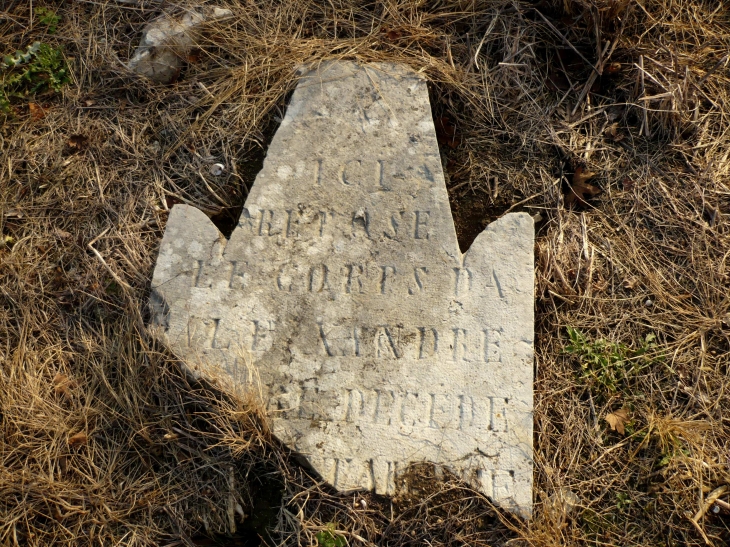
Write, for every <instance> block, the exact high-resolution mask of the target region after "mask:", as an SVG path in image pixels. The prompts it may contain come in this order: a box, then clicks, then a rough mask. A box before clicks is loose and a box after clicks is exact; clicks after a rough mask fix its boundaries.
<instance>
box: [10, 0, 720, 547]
mask: <svg viewBox="0 0 730 547" xmlns="http://www.w3.org/2000/svg"><path fill="white" fill-rule="evenodd" d="M217 5H220V6H226V7H230V9H231V10H233V12H234V15H235V16H234V17H233V18H232V19H230V20H227V21H225V22H222V23H219V24H217V25H216V26H211V27H210V28H208V29H207V30H206V32H205V36H204V38H203V39H202V40H201V43H200V48H199V49H198V50H196V51H194V52H192V53H191V55H190V56H189V58H188V59H187V62H186V66H185V68H184V70H183V72H182V73H181V75H180V78H179V80H178V81H177V82H176V83H175V84H172V85H169V86H165V85H154V84H151V83H150V82H148V81H145V80H143V79H141V78H138V77H136V76H135V75H133V74H130V73H129V72H128V71H127V70H126V69H125V67H124V63H125V62H126V60H127V59H128V58H129V57H130V55H131V53H132V51H133V48H134V46H135V44H136V43H137V42H138V40H139V36H140V33H141V30H142V28H143V26H144V24H145V22H147V21H149V20H150V19H152V18H154V17H155V16H157V15H158V14H160V13H161V12H166V13H179V12H181V10H183V9H185V5H184V4H183V3H182V2H180V3H178V2H169V3H168V2H166V3H164V5H163V4H159V3H156V2H153V1H151V0H146V1H141V2H139V3H132V2H120V1H117V2H115V1H109V0H102V1H96V2H92V1H78V2H66V3H58V4H54V3H51V2H42V1H40V2H33V3H32V6H31V3H29V2H22V1H18V0H5V6H7V7H6V8H5V12H4V13H0V54H2V55H9V56H10V59H6V61H5V63H4V65H3V68H2V85H3V88H2V92H1V93H0V108H2V109H4V112H5V114H0V115H2V116H4V119H3V121H2V127H1V128H0V154H1V157H0V424H1V427H2V441H1V442H0V458H1V459H2V465H0V544H2V545H8V546H15V545H18V546H20V545H39V546H40V545H51V544H58V545H117V544H120V545H191V544H200V545H202V544H210V543H205V542H206V541H209V540H204V539H201V538H202V536H217V537H225V536H226V535H228V536H231V537H232V539H227V540H226V541H228V544H246V545H252V544H255V543H256V542H257V541H258V538H259V536H261V537H263V538H264V539H265V540H266V541H268V542H271V543H278V542H281V543H284V544H290V545H294V544H297V543H299V544H311V545H317V544H319V545H323V546H327V547H342V546H343V545H345V543H347V544H349V545H370V544H378V545H424V544H427V545H454V546H455V545H502V544H509V545H513V546H517V545H519V546H523V545H534V546H552V545H555V546H557V545H622V546H634V545H656V546H673V545H706V544H711V545H723V544H727V543H729V542H730V530H729V528H728V527H729V526H730V511H728V510H727V507H730V506H727V501H728V492H727V491H725V490H723V488H727V485H728V484H729V483H730V419H729V418H728V416H730V412H729V409H730V393H729V391H730V390H729V389H728V386H729V385H730V384H729V383H728V381H729V380H728V378H729V375H730V368H729V365H730V363H729V361H730V357H729V355H730V354H729V350H730V347H729V346H730V338H729V337H728V336H729V335H730V300H729V299H728V294H729V293H728V290H729V289H730V263H728V256H729V255H730V226H729V225H728V218H729V217H728V214H730V176H729V165H730V164H729V163H728V155H729V154H730V139H728V136H727V131H728V127H730V125H729V122H730V120H729V119H728V113H729V112H730V79H729V72H728V70H729V69H728V67H729V66H730V62H729V61H728V51H730V15H728V12H727V11H726V9H724V8H723V7H722V5H721V3H719V2H715V1H704V2H703V1H700V0H671V1H670V0H651V1H649V0H647V1H644V2H638V3H637V2H633V1H627V0H580V1H573V0H564V1H563V0H561V1H558V0H543V1H541V2H527V1H520V0H514V1H490V2H486V1H485V2H468V1H462V2H459V1H456V0H435V1H432V2H430V1H423V2H415V1H413V2H405V1H398V0H393V1H389V2H385V3H377V4H375V3H363V2H359V1H354V0H353V1H350V2H349V3H348V2H347V1H344V0H343V1H339V0H332V1H328V2H315V1H313V0H250V1H247V2H243V1H240V2H232V1H230V0H221V2H220V3H219V4H217ZM37 8H44V9H45V10H44V9H41V11H37ZM34 42H40V43H41V44H45V45H46V46H44V49H40V46H38V48H36V49H35V51H32V50H29V49H28V48H29V47H31V49H32V47H33V46H32V44H33V43H34ZM16 50H20V51H21V53H20V54H19V55H16V54H15V52H16ZM325 58H348V59H350V58H356V59H360V60H362V61H370V60H393V61H400V62H404V63H407V64H409V65H411V66H413V67H414V68H416V69H419V70H423V72H424V73H425V74H426V75H427V77H428V78H429V80H430V82H431V96H432V104H433V109H434V119H435V121H436V125H437V129H438V133H439V140H440V143H441V146H442V153H443V161H444V166H445V168H446V171H447V173H448V178H449V180H448V186H449V192H450V196H451V199H452V210H453V211H454V215H455V219H456V222H457V230H458V233H459V238H460V243H461V244H462V246H463V247H468V245H469V243H470V242H471V240H472V239H473V237H474V236H475V235H476V233H478V232H479V231H480V230H481V229H482V227H483V226H484V225H485V224H486V223H487V222H488V221H490V220H492V219H494V218H496V217H497V216H499V215H500V214H502V213H504V212H505V211H507V210H527V211H529V212H531V213H532V214H533V215H537V216H538V218H539V222H538V223H537V245H536V249H535V252H536V264H537V266H536V272H535V276H536V309H537V316H536V317H537V320H536V325H535V329H536V356H535V370H536V381H535V462H536V471H535V491H534V496H535V504H536V506H535V508H536V511H535V517H534V519H533V520H532V521H531V522H521V521H517V520H515V519H512V518H510V517H509V516H508V515H503V514H501V513H500V512H499V511H496V510H494V509H493V508H492V507H491V505H490V504H489V501H488V500H487V499H485V498H484V497H483V496H481V495H479V494H478V493H477V492H474V491H472V490H470V489H468V488H467V487H465V486H464V485H463V484H460V483H459V482H458V481H455V480H450V479H448V477H447V478H446V479H445V480H444V481H439V480H436V479H435V477H433V470H431V469H429V468H428V467H427V466H426V467H423V468H417V469H414V470H413V471H412V473H411V475H410V477H409V484H411V489H410V491H408V492H402V493H401V494H399V495H398V496H397V497H396V498H394V499H392V500H391V499H385V498H378V497H375V496H373V495H370V494H354V493H347V494H337V493H335V492H332V491H330V490H328V489H327V488H326V487H325V486H322V485H319V484H318V483H317V482H316V480H314V479H313V478H312V477H309V476H308V475H307V474H306V472H304V471H303V470H302V469H301V468H299V466H297V464H296V462H295V461H294V460H293V459H292V458H291V457H290V456H289V455H288V454H287V452H286V450H285V449H284V448H283V447H281V446H279V445H278V444H277V443H276V441H275V440H274V439H272V438H271V436H270V435H269V433H268V430H267V427H266V421H265V418H264V417H262V416H261V415H260V413H259V412H258V410H257V409H256V407H255V406H254V405H252V404H249V403H248V402H247V401H246V399H245V397H244V398H242V397H237V396H235V395H231V394H224V393H220V392H218V391H217V390H216V389H215V388H214V387H212V386H207V385H202V384H196V383H191V381H189V380H187V379H186V378H185V376H184V375H183V374H182V373H181V372H180V367H179V363H178V362H177V360H176V359H175V356H174V355H172V354H171V353H170V352H169V351H168V350H167V349H166V348H164V347H161V346H160V345H159V344H158V343H157V342H155V341H154V340H152V339H151V338H150V336H149V334H148V333H147V330H146V328H145V322H146V320H147V316H146V311H145V310H146V301H147V297H148V291H149V280H150V279H151V273H152V268H153V265H154V260H155V256H156V252H157V246H158V244H159V241H160V239H161V236H162V232H163V230H164V226H165V220H166V218H167V211H168V209H169V207H170V206H171V205H173V204H174V203H179V202H185V203H192V204H195V205H196V206H198V207H199V208H201V209H203V210H204V211H205V212H206V213H208V214H209V215H211V216H212V217H213V218H214V219H215V220H216V221H217V222H218V223H219V225H220V226H221V227H222V228H223V229H230V228H231V227H232V223H233V222H234V220H235V216H236V214H237V211H239V210H240V207H241V205H242V203H243V200H244V199H245V195H246V192H247V188H249V187H250V185H251V184H252V182H253V179H254V177H255V174H256V172H257V170H258V168H259V166H260V164H261V160H262V157H263V150H264V149H265V146H266V142H267V139H269V138H270V136H271V134H272V132H273V130H275V128H276V123H277V120H278V119H280V118H281V116H282V113H283V111H284V108H285V104H286V96H287V93H288V92H289V91H290V90H291V89H292V88H293V86H294V84H295V82H296V79H295V68H296V67H297V66H298V65H300V64H302V63H305V62H314V61H317V60H320V59H325ZM18 76H19V77H18ZM214 162H221V163H224V164H225V165H226V166H227V171H226V175H225V176H223V177H218V178H215V179H214V178H213V177H209V176H208V166H209V164H210V163H214ZM714 500H718V501H714ZM723 503H724V504H725V505H723Z"/></svg>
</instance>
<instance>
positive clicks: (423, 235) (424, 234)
mask: <svg viewBox="0 0 730 547" xmlns="http://www.w3.org/2000/svg"><path fill="white" fill-rule="evenodd" d="M430 216H431V211H416V225H415V227H414V228H413V236H414V237H415V239H428V238H429V237H430V235H431V233H430V231H429V229H428V219H429V217H430Z"/></svg>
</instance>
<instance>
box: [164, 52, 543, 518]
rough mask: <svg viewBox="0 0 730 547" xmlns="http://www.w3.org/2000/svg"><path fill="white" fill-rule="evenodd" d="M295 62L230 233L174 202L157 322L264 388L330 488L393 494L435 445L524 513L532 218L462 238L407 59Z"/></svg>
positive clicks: (201, 354)
mask: <svg viewBox="0 0 730 547" xmlns="http://www.w3.org/2000/svg"><path fill="white" fill-rule="evenodd" d="M302 82H303V84H302V85H298V86H297V89H296V90H295V91H294V93H293V95H292V98H291V104H290V106H289V108H288V109H287V112H286V116H285V118H284V120H283V121H282V123H281V126H280V127H279V129H278V131H277V133H276V135H275V136H274V138H273V140H272V142H271V144H270V146H269V149H268V151H267V157H266V161H265V162H264V164H263V168H262V170H261V172H260V173H259V174H258V176H257V178H256V183H255V184H254V185H253V186H252V187H251V188H250V191H249V193H248V195H247V198H246V203H245V205H244V209H243V211H242V213H241V216H240V219H239V223H238V226H237V227H236V229H235V230H234V232H233V234H232V235H231V236H230V238H225V237H223V236H222V235H221V234H220V232H219V231H218V230H217V229H216V227H215V226H214V225H213V224H212V223H211V222H210V220H209V219H208V217H207V216H206V215H205V214H204V213H203V212H202V211H200V210H197V209H195V208H194V207H191V206H187V205H182V204H180V205H175V206H174V207H173V208H171V210H170V214H169V217H168V223H167V227H166V230H165V235H164V238H163V241H162V244H161V246H160V252H159V258H158V263H157V266H156V267H155V274H154V277H153V281H152V296H151V303H152V307H153V312H154V317H155V319H154V321H155V323H156V324H157V325H159V328H158V329H156V330H155V332H160V333H161V334H162V335H163V336H164V337H165V339H166V341H167V342H168V343H169V344H170V347H171V348H172V349H173V350H174V351H176V352H177V353H178V354H179V355H180V357H181V359H182V361H183V362H185V363H189V364H190V365H191V369H192V370H193V371H194V373H195V374H201V375H205V376H210V377H211V378H212V379H215V381H216V382H218V385H221V386H224V385H225V386H226V387H233V388H234V389H235V388H236V387H237V386H240V387H242V388H243V390H244V392H245V393H250V394H252V395H255V396H256V397H259V396H260V397H261V398H262V399H263V403H264V404H265V406H266V408H267V411H268V416H269V418H270V422H269V423H270V425H271V430H272V433H273V434H274V435H276V437H277V438H278V439H280V440H281V441H282V442H284V443H286V444H287V445H289V446H290V447H291V448H292V449H293V450H295V451H297V452H298V453H299V454H301V455H303V456H304V457H306V458H307V459H308V460H309V461H310V463H311V464H312V466H313V467H314V469H315V470H316V471H317V472H318V473H320V474H321V475H322V477H323V478H324V479H325V480H327V481H329V482H330V483H331V484H332V485H334V486H335V487H336V488H338V489H341V490H348V489H359V488H366V489H374V490H375V491H376V492H378V493H381V494H394V493H396V491H397V487H399V486H402V485H403V484H404V483H403V481H401V479H400V478H399V476H400V475H401V474H402V473H403V472H404V471H405V470H406V468H407V467H408V466H409V465H410V464H413V463H419V462H432V463H434V464H435V466H436V467H435V468H436V470H437V473H439V472H440V471H441V470H445V469H448V470H449V471H451V472H454V473H456V474H457V475H459V476H461V477H463V478H464V480H466V481H468V482H469V483H470V484H471V485H472V486H474V487H475V488H478V489H479V490H480V491H481V492H483V493H484V494H486V495H488V496H491V497H492V498H493V500H494V501H495V502H497V503H499V504H502V505H504V506H505V507H509V508H517V509H518V510H519V511H521V512H523V514H525V515H527V514H529V511H530V510H531V507H532V501H531V485H532V460H531V453H532V452H531V450H532V437H533V434H532V425H531V424H532V415H531V412H532V404H533V402H532V381H533V377H532V371H533V369H532V364H531V359H532V339H533V332H534V328H533V324H532V313H533V308H534V306H533V290H534V282H533V279H532V272H533V266H534V264H533V258H532V255H533V249H534V237H533V236H534V227H533V223H532V220H531V219H530V218H529V216H528V215H527V214H525V213H518V214H514V213H510V214H507V215H505V216H504V217H502V218H500V219H499V220H498V221H496V222H494V223H492V224H491V225H490V226H488V227H487V228H486V229H485V230H484V232H482V233H481V234H479V235H478V236H477V237H476V239H475V240H474V242H473V243H472V245H471V248H470V249H469V250H468V252H464V253H462V252H461V250H460V249H459V245H458V241H457V235H456V230H455V227H454V224H453V219H452V215H451V212H450V207H449V199H448V193H447V191H446V187H445V184H444V177H443V171H442V167H441V158H440V153H439V149H438V142H437V136H436V132H435V130H434V127H433V121H432V113H431V109H430V107H429V104H428V92H427V87H426V82H425V81H424V79H423V78H422V77H421V76H420V75H418V74H416V73H414V72H413V71H411V70H410V69H407V68H404V67H401V66H398V65H391V64H375V65H366V66H363V65H361V64H356V63H350V62H341V63H327V62H323V63H319V64H318V65H317V69H316V71H315V72H314V73H312V74H310V75H307V76H304V77H303V79H302Z"/></svg>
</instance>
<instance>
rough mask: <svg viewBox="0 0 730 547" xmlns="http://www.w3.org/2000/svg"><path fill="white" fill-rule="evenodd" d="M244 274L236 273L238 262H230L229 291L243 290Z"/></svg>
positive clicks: (244, 284)
mask: <svg viewBox="0 0 730 547" xmlns="http://www.w3.org/2000/svg"><path fill="white" fill-rule="evenodd" d="M245 275H246V274H245V272H239V271H238V262H237V261H235V260H231V275H230V277H229V278H228V288H229V289H243V288H245V286H246V283H245V280H246V278H245Z"/></svg>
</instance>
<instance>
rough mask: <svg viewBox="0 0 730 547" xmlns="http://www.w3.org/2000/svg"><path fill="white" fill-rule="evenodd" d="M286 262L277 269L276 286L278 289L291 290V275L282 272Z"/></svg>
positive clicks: (285, 267)
mask: <svg viewBox="0 0 730 547" xmlns="http://www.w3.org/2000/svg"><path fill="white" fill-rule="evenodd" d="M287 266H288V264H284V265H283V266H282V267H281V268H280V269H279V275H277V276H276V286H277V287H278V288H279V290H280V291H284V292H291V286H292V279H291V276H290V275H289V274H287V273H285V272H284V270H285V269H287Z"/></svg>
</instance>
